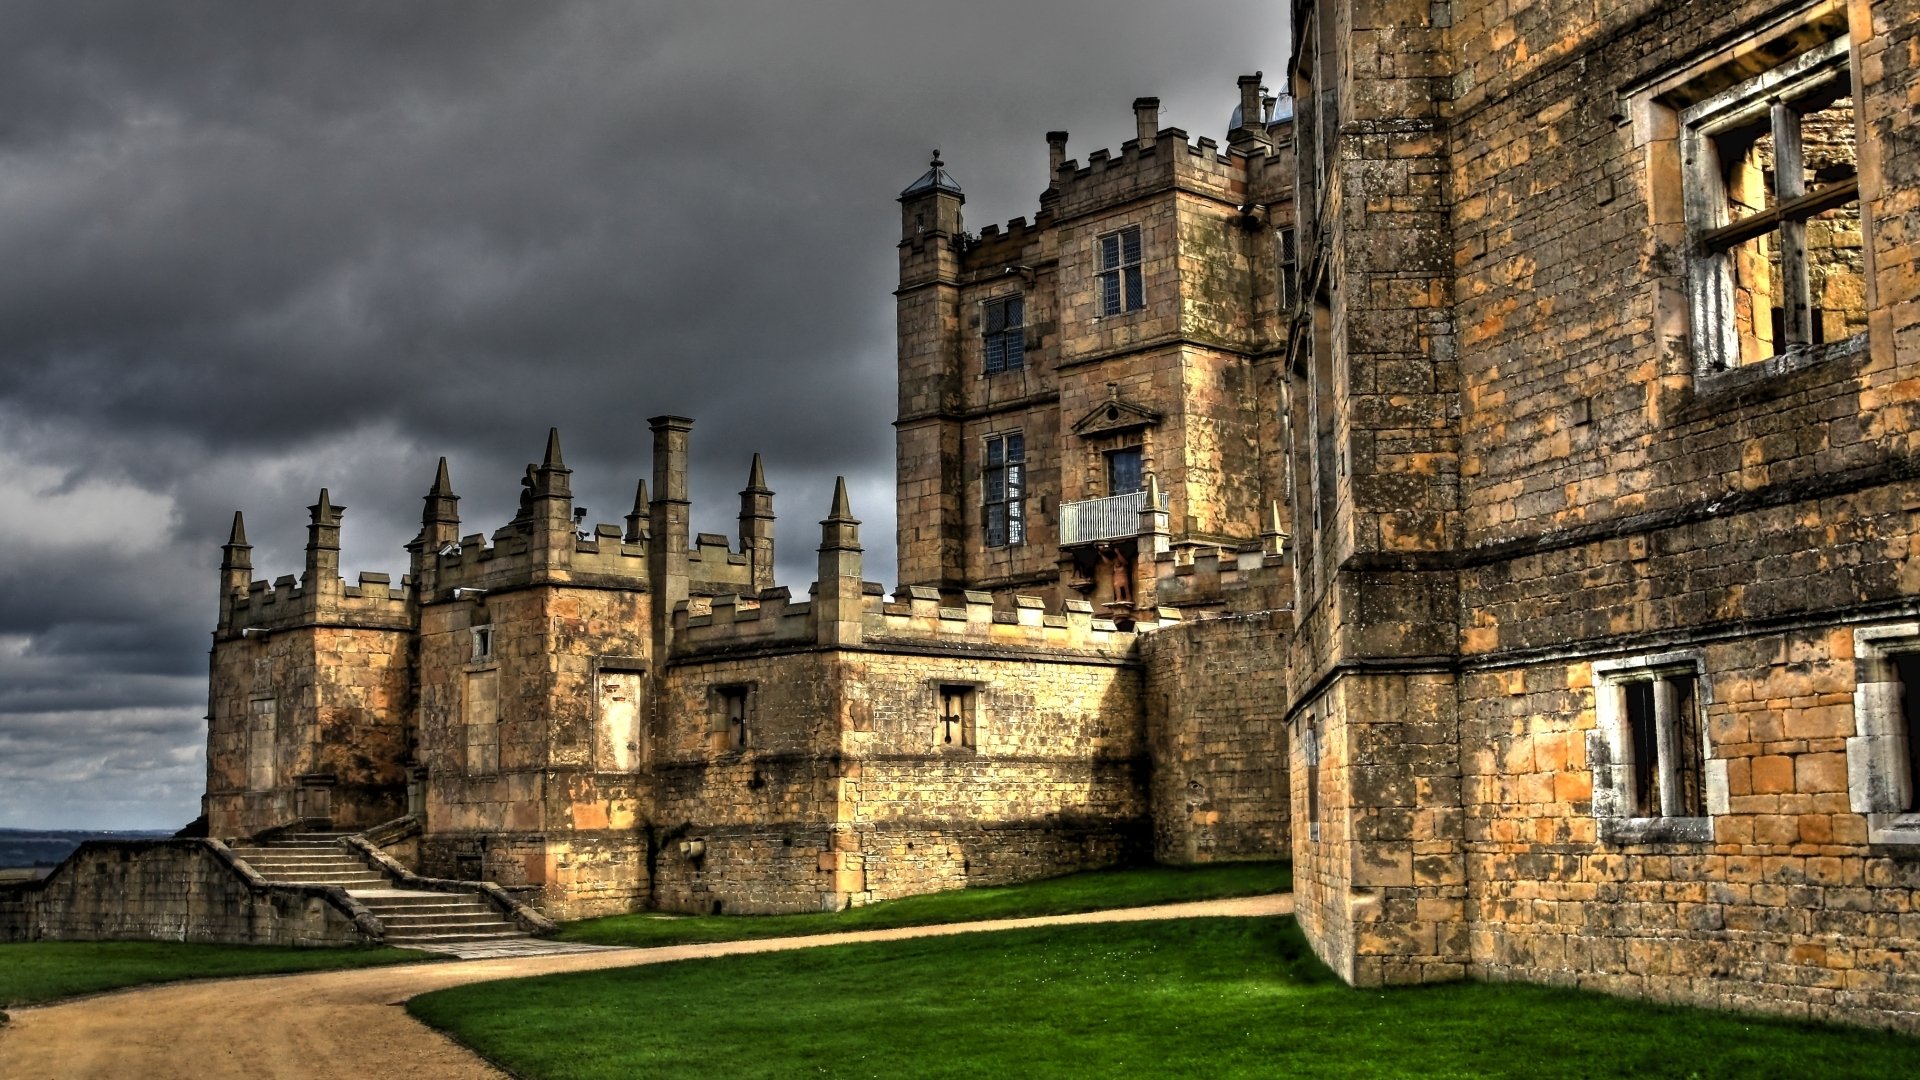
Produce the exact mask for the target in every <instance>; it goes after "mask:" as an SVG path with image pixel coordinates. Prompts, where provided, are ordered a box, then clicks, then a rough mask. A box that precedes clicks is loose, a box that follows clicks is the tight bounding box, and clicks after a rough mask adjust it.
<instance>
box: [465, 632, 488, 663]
mask: <svg viewBox="0 0 1920 1080" xmlns="http://www.w3.org/2000/svg"><path fill="white" fill-rule="evenodd" d="M467 634H468V644H469V646H470V649H469V652H468V660H469V661H470V662H472V663H475V664H477V663H480V662H481V661H482V660H491V659H493V624H492V623H488V624H487V625H485V626H474V627H469V628H468V630H467Z"/></svg>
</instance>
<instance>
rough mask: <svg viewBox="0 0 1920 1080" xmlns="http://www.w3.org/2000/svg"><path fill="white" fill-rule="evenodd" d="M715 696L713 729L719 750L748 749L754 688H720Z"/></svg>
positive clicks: (716, 690) (714, 693) (715, 690)
mask: <svg viewBox="0 0 1920 1080" xmlns="http://www.w3.org/2000/svg"><path fill="white" fill-rule="evenodd" d="M713 696H714V710H713V727H714V735H715V736H716V739H715V741H716V742H717V743H718V744H719V748H720V749H722V750H744V749H746V748H747V740H748V737H749V732H750V729H751V727H752V724H753V712H752V706H753V687H751V686H719V687H715V688H714V691H713Z"/></svg>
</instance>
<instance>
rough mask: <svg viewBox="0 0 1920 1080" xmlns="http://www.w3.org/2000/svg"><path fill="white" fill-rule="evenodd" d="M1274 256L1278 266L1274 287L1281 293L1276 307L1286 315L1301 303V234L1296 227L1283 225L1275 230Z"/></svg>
mask: <svg viewBox="0 0 1920 1080" xmlns="http://www.w3.org/2000/svg"><path fill="white" fill-rule="evenodd" d="M1274 254H1275V255H1276V256H1277V258H1276V259H1275V262H1276V263H1277V264H1278V269H1277V272H1276V274H1275V278H1274V286H1275V289H1276V291H1277V292H1278V293H1279V296H1278V297H1277V299H1278V300H1279V303H1278V304H1277V305H1275V306H1276V307H1277V308H1278V310H1279V311H1280V313H1281V314H1283V315H1285V314H1288V313H1291V312H1292V311H1293V309H1294V308H1295V307H1297V306H1298V305H1299V303H1300V234H1299V231H1298V229H1297V228H1296V227H1295V226H1293V225H1282V226H1280V227H1279V228H1278V229H1276V230H1274Z"/></svg>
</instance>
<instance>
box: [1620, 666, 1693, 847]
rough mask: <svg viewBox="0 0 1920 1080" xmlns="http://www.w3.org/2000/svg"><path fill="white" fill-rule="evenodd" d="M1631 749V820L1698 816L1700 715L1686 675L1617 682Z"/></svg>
mask: <svg viewBox="0 0 1920 1080" xmlns="http://www.w3.org/2000/svg"><path fill="white" fill-rule="evenodd" d="M1619 687H1620V693H1621V695H1622V699H1623V700H1622V708H1623V709H1624V711H1625V714H1626V724H1627V735H1628V741H1629V744H1630V745H1631V747H1632V751H1633V753H1632V757H1631V759H1630V760H1631V765H1632V768H1631V781H1632V782H1631V785H1630V790H1629V795H1628V801H1629V805H1630V806H1631V807H1632V810H1633V816H1634V817H1700V816H1701V815H1703V814H1705V813H1706V800H1705V795H1704V792H1703V791H1702V789H1701V779H1700V772H1701V756H1700V713H1699V710H1698V709H1696V708H1695V707H1694V701H1693V690H1694V679H1693V676H1692V675H1691V674H1669V675H1655V676H1651V677H1648V678H1636V679H1630V680H1626V681H1623V682H1621V683H1620V684H1619Z"/></svg>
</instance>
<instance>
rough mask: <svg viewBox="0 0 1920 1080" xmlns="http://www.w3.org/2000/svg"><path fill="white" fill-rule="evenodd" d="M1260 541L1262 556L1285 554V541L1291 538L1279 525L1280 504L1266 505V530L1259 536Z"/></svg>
mask: <svg viewBox="0 0 1920 1080" xmlns="http://www.w3.org/2000/svg"><path fill="white" fill-rule="evenodd" d="M1260 539H1261V540H1262V541H1263V543H1262V544H1261V545H1260V548H1261V553H1262V554H1265V555H1284V554H1286V552H1287V541H1288V540H1290V539H1292V538H1291V537H1289V536H1288V535H1287V530H1286V529H1285V528H1284V527H1283V526H1282V525H1281V522H1280V503H1279V502H1278V501H1275V502H1270V503H1268V504H1267V527H1266V530H1265V531H1264V532H1262V533H1261V534H1260Z"/></svg>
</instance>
